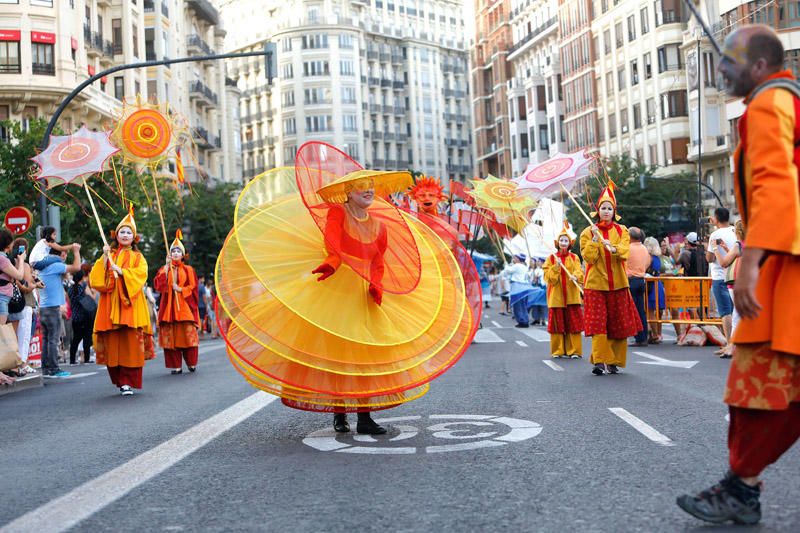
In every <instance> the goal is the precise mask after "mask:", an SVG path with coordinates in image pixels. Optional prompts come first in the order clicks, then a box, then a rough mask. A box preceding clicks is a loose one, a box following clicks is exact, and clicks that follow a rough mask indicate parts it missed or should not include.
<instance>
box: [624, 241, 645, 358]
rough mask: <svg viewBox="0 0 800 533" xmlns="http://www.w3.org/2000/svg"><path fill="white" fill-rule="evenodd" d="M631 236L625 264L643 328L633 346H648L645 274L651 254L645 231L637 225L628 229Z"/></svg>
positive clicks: (635, 338)
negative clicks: (645, 240) (646, 244)
mask: <svg viewBox="0 0 800 533" xmlns="http://www.w3.org/2000/svg"><path fill="white" fill-rule="evenodd" d="M628 233H630V236H631V249H630V255H629V256H628V261H627V263H626V264H625V273H626V274H627V275H628V284H629V286H630V291H631V296H632V297H633V303H634V304H636V311H637V312H638V313H639V319H640V320H641V321H642V329H641V331H639V332H638V333H637V334H636V336H635V337H634V342H633V344H632V346H647V315H646V314H645V312H644V299H645V282H644V275H645V273H646V272H647V269H648V268H649V267H650V254H649V253H648V252H647V248H645V247H644V244H642V242H643V241H644V232H643V231H642V230H640V229H639V228H636V227H631V228H629V229H628Z"/></svg>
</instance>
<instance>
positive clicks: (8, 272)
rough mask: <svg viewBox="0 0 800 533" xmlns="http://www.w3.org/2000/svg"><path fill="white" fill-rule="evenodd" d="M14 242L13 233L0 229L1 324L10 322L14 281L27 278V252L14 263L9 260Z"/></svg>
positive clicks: (18, 256)
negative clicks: (10, 305) (9, 307)
mask: <svg viewBox="0 0 800 533" xmlns="http://www.w3.org/2000/svg"><path fill="white" fill-rule="evenodd" d="M13 242H14V237H13V235H11V232H10V231H8V230H7V229H5V228H2V229H0V324H5V323H6V322H8V303H9V302H10V301H11V297H12V296H13V295H14V285H13V283H12V280H17V281H22V280H23V279H24V278H25V268H24V266H23V265H24V263H25V256H26V252H25V250H23V251H22V253H21V254H18V255H17V258H16V261H15V262H14V263H12V262H11V259H9V258H8V256H9V254H10V253H11V245H12V244H13Z"/></svg>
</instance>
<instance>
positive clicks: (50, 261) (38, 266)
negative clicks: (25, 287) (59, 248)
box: [31, 255, 61, 270]
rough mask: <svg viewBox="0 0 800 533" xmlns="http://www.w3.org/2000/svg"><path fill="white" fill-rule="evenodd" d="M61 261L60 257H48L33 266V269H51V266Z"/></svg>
mask: <svg viewBox="0 0 800 533" xmlns="http://www.w3.org/2000/svg"><path fill="white" fill-rule="evenodd" d="M59 261H61V256H60V255H48V256H47V257H45V258H44V259H42V260H41V261H36V262H35V263H34V264H32V265H31V266H32V267H33V269H34V270H44V269H45V268H47V267H49V266H50V265H54V264H55V263H58V262H59Z"/></svg>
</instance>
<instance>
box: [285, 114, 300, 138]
mask: <svg viewBox="0 0 800 533" xmlns="http://www.w3.org/2000/svg"><path fill="white" fill-rule="evenodd" d="M296 133H297V123H296V122H295V120H294V117H292V118H285V119H283V134H284V135H295V134H296Z"/></svg>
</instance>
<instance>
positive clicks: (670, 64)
mask: <svg viewBox="0 0 800 533" xmlns="http://www.w3.org/2000/svg"><path fill="white" fill-rule="evenodd" d="M682 66H683V61H681V48H680V45H679V44H668V45H665V46H662V47H661V48H659V49H658V72H659V74H660V73H662V72H666V71H668V70H681V68H682Z"/></svg>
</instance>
